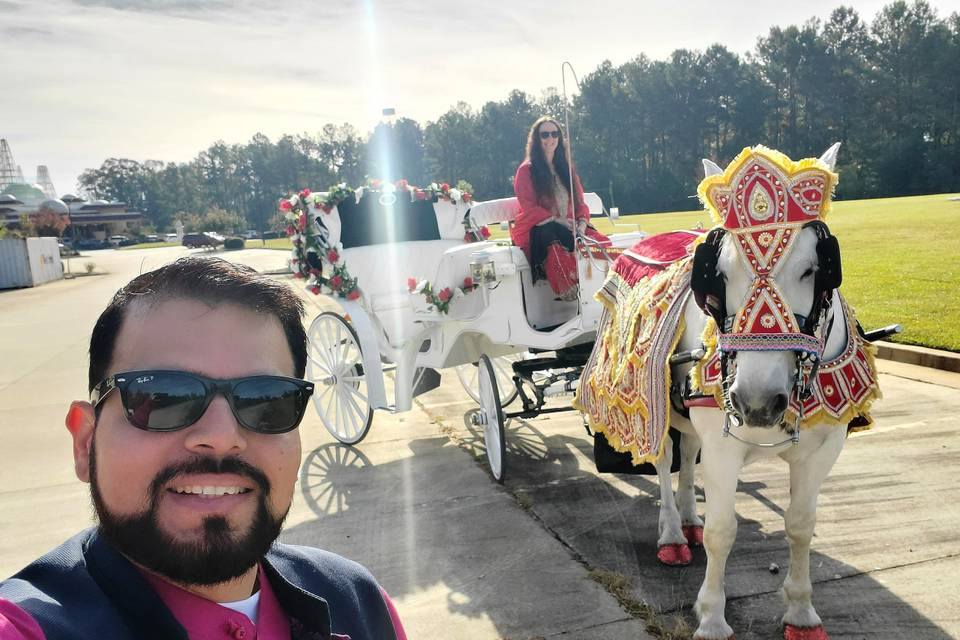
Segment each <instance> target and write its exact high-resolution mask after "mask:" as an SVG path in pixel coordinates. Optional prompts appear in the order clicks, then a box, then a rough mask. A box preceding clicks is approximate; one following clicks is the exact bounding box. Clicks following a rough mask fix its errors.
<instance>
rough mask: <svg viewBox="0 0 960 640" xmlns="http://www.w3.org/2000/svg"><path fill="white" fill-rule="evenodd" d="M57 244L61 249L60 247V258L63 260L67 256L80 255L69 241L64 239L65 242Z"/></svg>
mask: <svg viewBox="0 0 960 640" xmlns="http://www.w3.org/2000/svg"><path fill="white" fill-rule="evenodd" d="M57 244H58V245H59V247H60V257H61V258H63V257H66V256H77V255H80V253H79V252H78V251H77V250H76V249H74V248H73V247H72V246H71V244H70V241H69V240H66V239H64V240H63V241H61V242H58V243H57Z"/></svg>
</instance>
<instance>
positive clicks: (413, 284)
mask: <svg viewBox="0 0 960 640" xmlns="http://www.w3.org/2000/svg"><path fill="white" fill-rule="evenodd" d="M416 288H417V279H416V278H407V290H408V291H410V293H413V290H414V289H416Z"/></svg>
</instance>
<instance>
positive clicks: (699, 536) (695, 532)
mask: <svg viewBox="0 0 960 640" xmlns="http://www.w3.org/2000/svg"><path fill="white" fill-rule="evenodd" d="M683 537H684V538H686V539H687V544H688V545H690V546H691V547H702V546H703V527H701V526H700V525H698V524H685V525H683Z"/></svg>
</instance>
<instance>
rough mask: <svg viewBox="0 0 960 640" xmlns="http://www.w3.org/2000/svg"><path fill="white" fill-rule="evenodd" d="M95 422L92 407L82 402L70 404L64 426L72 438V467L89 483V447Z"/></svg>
mask: <svg viewBox="0 0 960 640" xmlns="http://www.w3.org/2000/svg"><path fill="white" fill-rule="evenodd" d="M95 422H96V416H95V415H94V410H93V405H91V404H90V403H89V402H84V401H82V400H74V401H73V402H71V403H70V409H69V411H67V417H66V419H65V420H64V424H66V425H67V431H69V432H70V436H71V437H72V438H73V467H74V469H75V470H76V472H77V477H78V478H80V480H82V481H83V482H90V447H91V446H92V445H93V426H94V423H95Z"/></svg>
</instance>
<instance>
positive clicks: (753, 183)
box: [691, 144, 841, 358]
mask: <svg viewBox="0 0 960 640" xmlns="http://www.w3.org/2000/svg"><path fill="white" fill-rule="evenodd" d="M838 147H839V144H836V145H834V146H833V147H831V148H830V149H829V150H828V151H827V152H826V153H825V154H824V155H823V156H822V157H821V158H819V159H814V158H807V159H804V160H800V161H798V162H794V161H792V160H790V158H788V157H787V156H785V155H784V154H782V153H780V152H779V151H774V150H772V149H768V148H766V147H763V146H756V147H747V148H745V149H744V150H743V151H741V152H740V154H739V155H738V156H737V157H736V158H735V159H734V160H733V162H731V163H730V165H729V166H728V167H727V169H726V170H721V169H720V168H719V167H717V166H716V165H715V164H713V163H711V162H709V161H704V166H705V169H706V171H707V177H706V178H704V180H703V181H702V182H701V183H700V186H699V188H698V190H697V192H698V194H699V196H700V199H701V200H702V201H703V203H704V205H705V206H706V207H707V209H708V210H709V211H710V214H711V217H712V218H713V220H714V222H715V223H716V225H717V226H716V227H714V229H713V230H712V231H711V232H710V233H709V234H708V236H707V238H706V240H705V242H704V243H703V244H701V245H700V246H698V247H697V249H696V253H695V256H694V266H693V275H692V281H691V287H692V289H693V291H694V295H695V296H696V299H697V303H698V306H700V308H702V309H705V310H706V311H707V312H708V313H709V314H710V315H711V316H712V317H713V318H714V320H715V321H716V325H717V331H718V346H719V348H720V350H721V351H724V352H735V351H769V350H790V351H797V352H801V353H806V354H810V355H812V356H814V357H816V358H819V357H820V356H821V354H822V351H823V343H822V341H821V339H820V338H819V337H817V336H816V328H817V324H818V322H819V319H820V316H821V314H822V312H823V310H824V308H825V307H826V306H828V305H829V300H830V297H831V296H832V294H833V289H835V288H836V287H838V286H839V285H840V280H841V270H840V250H839V246H838V245H837V241H836V238H834V237H833V236H832V235H830V232H829V230H828V229H827V226H826V225H825V224H824V223H823V218H824V217H825V216H826V214H827V213H828V212H829V210H830V204H831V202H830V198H831V195H832V192H833V189H834V187H835V186H836V184H837V174H835V173H834V172H833V170H832V168H833V162H834V159H835V157H836V151H837V148H838ZM805 227H812V228H813V229H814V230H815V231H816V233H817V236H818V238H819V241H818V243H817V256H818V262H819V264H818V270H817V274H816V284H815V287H816V289H815V295H814V303H813V307H812V308H811V309H809V310H806V309H804V310H803V311H804V312H805V313H804V314H799V313H794V312H793V311H792V310H791V309H790V306H789V304H788V303H787V301H786V299H785V296H784V295H783V293H782V291H781V290H780V289H779V287H778V286H777V284H776V281H775V276H776V274H777V272H778V270H779V268H780V266H781V265H782V264H783V263H784V262H785V258H786V256H788V255H789V254H790V251H791V249H792V248H793V246H794V244H795V240H796V237H797V236H798V235H799V232H800V230H801V229H803V228H805ZM726 234H729V235H730V236H731V237H732V238H733V239H734V246H735V247H736V250H737V252H738V254H739V256H740V258H741V260H742V261H743V263H744V264H745V265H746V266H747V267H748V268H749V269H750V270H751V271H752V275H753V283H752V285H751V287H750V291H749V293H748V295H747V296H746V298H745V299H744V300H743V302H742V306H741V307H740V308H739V309H738V310H737V311H736V312H735V313H734V314H732V315H728V314H727V309H726V304H725V295H726V292H725V285H724V282H723V280H722V278H721V277H720V275H719V274H718V272H717V260H718V258H719V253H720V243H721V240H722V238H723V236H724V235H726Z"/></svg>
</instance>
